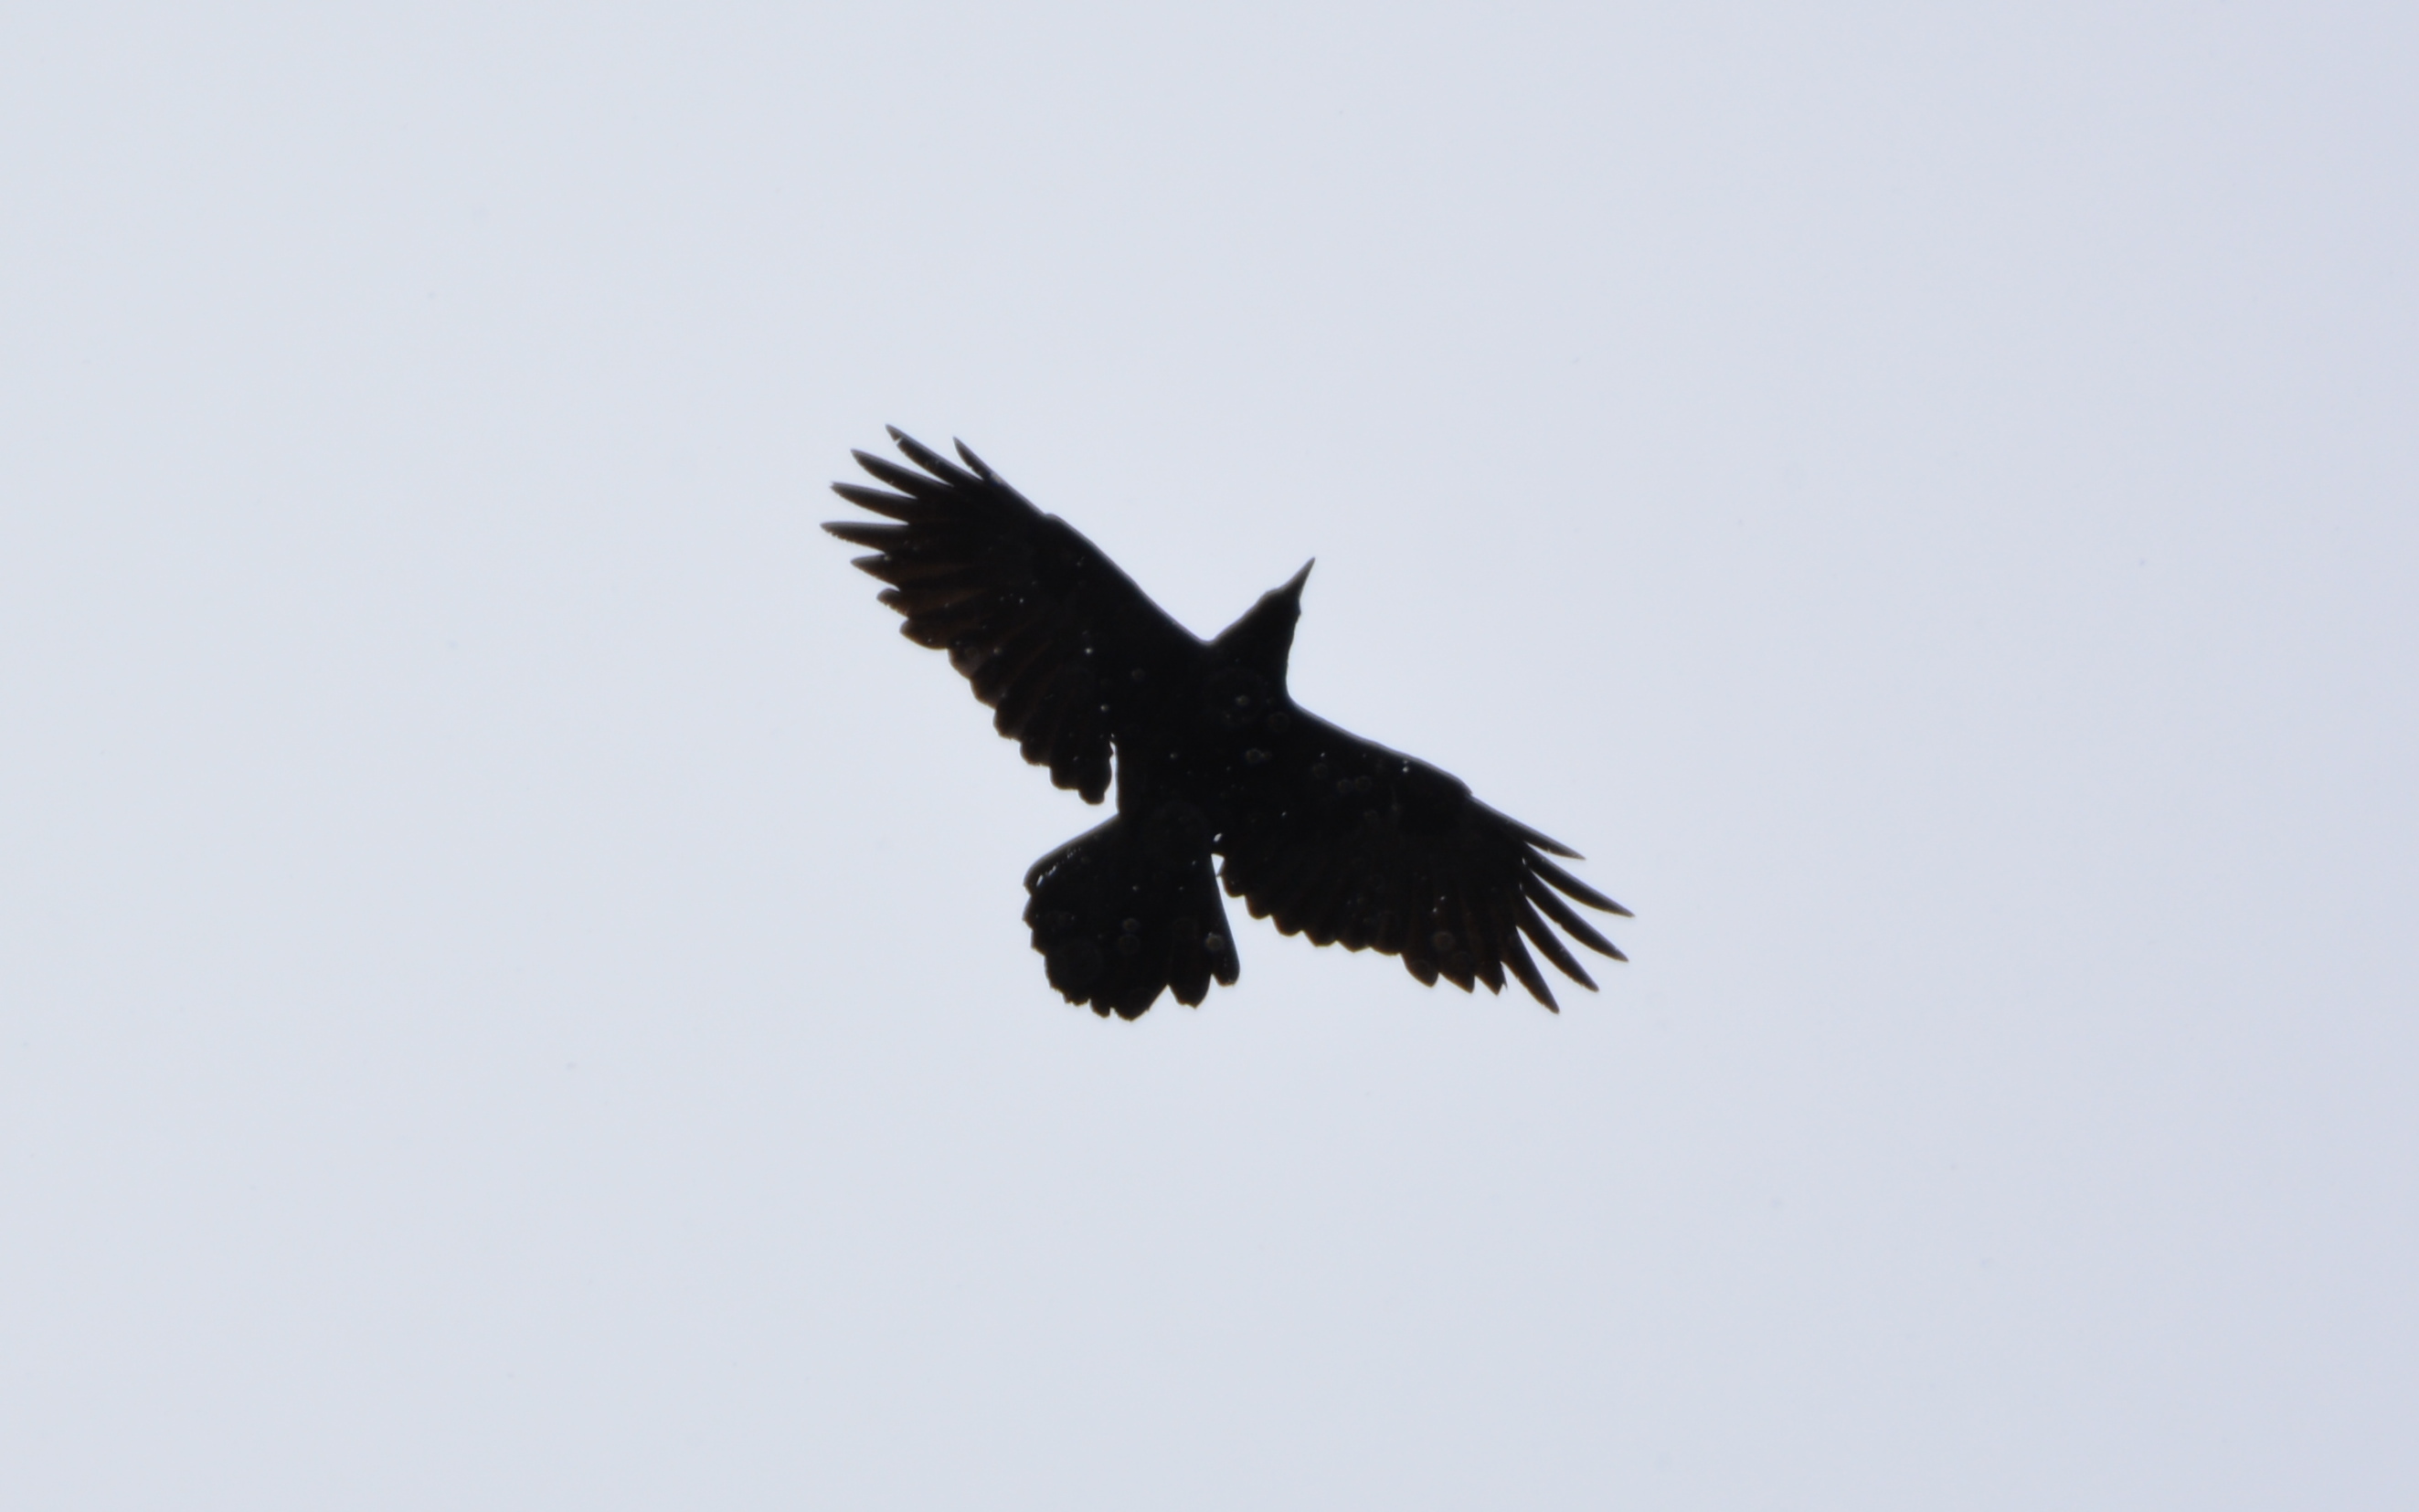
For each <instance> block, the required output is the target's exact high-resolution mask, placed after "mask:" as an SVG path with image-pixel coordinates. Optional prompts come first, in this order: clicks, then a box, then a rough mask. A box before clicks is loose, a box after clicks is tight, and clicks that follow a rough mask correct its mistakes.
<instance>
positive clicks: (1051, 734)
mask: <svg viewBox="0 0 2419 1512" xmlns="http://www.w3.org/2000/svg"><path fill="white" fill-rule="evenodd" d="M888 430H889V433H890V438H891V440H892V441H893V442H894V443H895V444H896V445H897V446H898V449H899V451H900V452H901V455H902V456H903V457H905V459H906V461H907V462H909V463H912V464H913V465H914V466H901V464H900V463H898V462H894V461H891V460H889V459H888V458H886V457H883V456H877V455H874V454H872V453H871V452H866V451H855V452H853V453H852V455H854V456H855V459H856V462H857V465H858V466H861V467H862V468H864V470H865V471H866V473H867V474H868V475H870V476H871V478H872V479H873V480H874V481H876V482H878V483H881V484H883V485H885V486H884V487H880V488H875V487H870V486H868V485H866V484H864V483H861V482H854V481H851V482H835V483H834V484H832V491H833V492H834V493H837V494H838V495H840V497H842V498H844V499H846V500H848V501H849V502H850V503H851V504H854V505H856V506H858V507H860V508H862V509H865V510H868V511H871V512H872V513H874V514H876V515H879V516H881V517H882V518H881V519H880V520H879V521H871V520H840V521H833V522H831V523H829V524H826V525H825V526H824V529H825V530H827V531H829V532H830V533H831V534H833V535H835V536H837V537H839V538H840V540H842V541H845V542H849V543H851V544H853V545H857V546H862V547H866V548H869V549H870V550H871V553H872V555H871V556H866V557H857V558H855V566H857V567H858V568H860V569H862V570H863V571H865V572H866V573H869V574H871V576H872V577H874V578H876V579H877V580H879V581H881V582H882V583H884V584H886V585H887V586H886V588H884V589H883V591H882V592H881V593H880V594H879V595H878V598H879V600H880V602H881V603H884V604H886V605H887V606H888V607H890V608H892V609H894V610H896V611H898V613H899V614H900V615H901V616H902V617H903V619H904V622H903V623H902V624H901V626H900V631H901V634H904V635H905V636H906V637H907V638H908V639H909V640H911V641H913V642H915V643H916V644H917V645H918V646H923V647H929V648H931V649H934V650H939V651H946V652H947V653H948V658H949V664H950V665H951V666H953V667H955V668H956V669H957V671H958V672H959V673H960V674H961V675H963V677H964V678H965V679H966V680H967V681H968V682H969V683H971V684H972V685H973V688H974V694H975V696H976V697H977V698H978V699H979V700H981V702H982V703H984V704H985V705H987V706H989V707H990V708H991V709H992V710H994V715H993V720H992V724H993V727H994V729H996V730H997V731H998V732H999V733H1000V734H1002V735H1004V736H1006V737H1008V738H1009V740H1012V741H1016V742H1017V745H1018V749H1019V750H1020V751H1022V752H1023V754H1024V756H1025V760H1026V761H1027V762H1029V763H1031V764H1033V765H1035V766H1040V767H1047V768H1048V769H1049V771H1050V780H1051V781H1052V782H1053V783H1054V784H1055V785H1056V786H1057V787H1063V788H1071V789H1072V790H1074V791H1075V792H1076V793H1078V794H1080V795H1081V796H1082V797H1083V799H1084V801H1085V802H1087V803H1095V804H1097V803H1100V802H1102V801H1103V800H1104V799H1105V798H1106V797H1107V796H1108V793H1109V788H1110V780H1111V774H1112V765H1113V759H1114V772H1115V778H1116V787H1117V812H1116V814H1115V816H1114V817H1111V818H1109V819H1108V820H1107V821H1106V822H1104V823H1102V824H1100V825H1098V826H1096V827H1095V828H1093V829H1091V830H1088V831H1086V832H1084V833H1083V834H1080V835H1078V836H1076V837H1075V838H1074V839H1072V840H1070V841H1069V842H1067V843H1066V844H1065V845H1063V846H1060V847H1059V848H1057V849H1055V850H1053V851H1051V852H1050V853H1049V854H1048V855H1046V856H1044V857H1042V858H1041V859H1040V861H1038V862H1036V863H1033V866H1032V868H1031V869H1030V870H1029V871H1027V872H1026V874H1025V893H1026V894H1027V898H1026V905H1025V924H1027V925H1028V926H1029V927H1030V929H1031V931H1032V939H1033V948H1034V949H1035V950H1036V951H1038V952H1040V955H1041V957H1042V963H1043V968H1044V971H1045V974H1046V975H1047V977H1048V979H1049V982H1050V985H1052V986H1053V987H1055V988H1056V989H1057V990H1058V992H1059V993H1060V995H1062V996H1063V997H1064V998H1065V999H1066V1000H1068V1001H1069V1002H1071V1003H1075V1004H1079V1005H1083V1006H1086V1007H1089V1008H1090V1009H1091V1010H1092V1011H1093V1012H1094V1013H1096V1014H1098V1015H1099V1016H1102V1018H1106V1017H1107V1016H1109V1015H1111V1014H1115V1015H1117V1016H1118V1017H1119V1018H1121V1019H1127V1020H1132V1019H1135V1018H1139V1017H1140V1016H1142V1015H1143V1014H1145V1013H1146V1012H1148V1010H1149V1009H1150V1007H1151V1005H1152V1004H1153V1003H1155V1002H1157V1001H1158V1000H1159V998H1160V997H1161V995H1162V994H1163V993H1166V994H1170V995H1172V996H1173V997H1174V998H1175V1000H1177V1001H1178V1002H1179V1003H1182V1004H1184V1005H1186V1006H1187V1007H1195V1006H1198V1005H1199V1004H1200V1003H1201V1001H1202V1000H1204V999H1205V998H1207V997H1208V995H1209V991H1210V983H1211V981H1212V980H1213V979H1214V980H1215V981H1216V982H1217V983H1218V984H1219V985H1222V986H1233V985H1235V983H1236V980H1237V978H1238V976H1239V974H1240V962H1239V960H1238V957H1237V955H1236V950H1235V940H1234V935H1233V933H1232V931H1231V930H1230V929H1229V928H1228V925H1227V922H1226V914H1225V904H1224V902H1223V901H1222V899H1221V898H1220V896H1219V887H1220V884H1221V883H1223V884H1224V886H1225V892H1226V893H1227V894H1228V895H1229V896H1233V897H1237V898H1240V899H1241V900H1242V902H1243V905H1244V907H1245V908H1246V909H1249V910H1250V912H1251V914H1252V916H1253V917H1254V918H1257V919H1273V920H1274V921H1275V923H1276V926H1277V929H1278V930H1279V931H1280V932H1281V933H1284V934H1287V935H1297V934H1299V935H1306V936H1307V937H1309V939H1311V941H1312V942H1313V943H1315V944H1318V945H1328V944H1340V945H1342V946H1344V947H1345V948H1346V949H1347V950H1351V951H1359V950H1373V951H1377V952H1379V953H1381V954H1383V955H1394V956H1397V957H1399V958H1400V959H1401V961H1402V963H1403V966H1404V968H1405V969H1406V970H1409V971H1410V974H1411V975H1412V976H1413V977H1414V978H1416V979H1417V980H1418V981H1419V982H1420V983H1421V984H1422V985H1427V986H1434V985H1436V983H1437V982H1438V980H1439V979H1440V978H1441V979H1442V980H1444V981H1447V982H1450V983H1452V984H1453V985H1456V986H1457V987H1459V988H1460V989H1461V990H1462V991H1464V992H1470V991H1471V990H1472V989H1473V986H1474V985H1475V984H1478V983H1484V984H1486V986H1487V990H1488V991H1489V992H1490V993H1500V992H1502V989H1503V985H1504V981H1505V973H1506V972H1507V971H1508V972H1509V973H1510V974H1511V976H1512V977H1513V978H1514V979H1516V980H1518V982H1519V984H1520V985H1522V986H1524V987H1526V988H1527V989H1528V991H1529V993H1530V995H1531V996H1532V997H1533V998H1535V999H1536V1000H1537V1001H1538V1002H1540V1003H1542V1004H1544V1005H1545V1006H1546V1007H1547V1008H1548V1009H1549V1010H1551V1011H1553V1012H1555V1013H1560V1012H1561V1011H1562V1009H1561V1005H1560V1004H1559V1003H1557V1002H1556V1001H1555V1000H1554V994H1553V991H1552V989H1551V988H1550V987H1548V985H1547V983H1546V978H1545V974H1544V973H1543V972H1542V971H1540V970H1538V969H1537V964H1536V961H1535V959H1534V958H1533V956H1532V955H1530V953H1529V947H1530V946H1532V945H1533V946H1534V947H1535V948H1536V951H1537V953H1538V954H1539V955H1543V956H1545V957H1546V959H1547V960H1548V961H1550V962H1551V963H1553V965H1554V967H1555V968H1556V969H1557V970H1560V971H1561V972H1562V973H1563V974H1564V976H1566V977H1568V978H1570V979H1571V980H1572V981H1575V982H1577V983H1579V985H1581V986H1584V987H1586V988H1587V989H1588V990H1589V991H1591V992H1593V991H1595V990H1596V985H1595V981H1594V980H1592V979H1591V978H1590V977H1589V976H1588V973H1587V971H1586V970H1585V969H1584V968H1583V967H1581V966H1580V964H1579V958H1578V957H1577V956H1576V955H1573V954H1572V952H1571V949H1570V947H1569V946H1568V945H1567V944H1565V943H1564V941H1563V940H1562V939H1560V938H1559V937H1558V936H1557V935H1556V934H1555V932H1554V929H1553V927H1552V925H1559V926H1561V928H1562V930H1563V931H1564V933H1566V934H1568V935H1569V936H1570V937H1571V938H1572V939H1575V940H1577V941H1579V943H1580V944H1582V945H1585V946H1586V947H1587V948H1588V949H1590V950H1592V951H1595V952H1596V953H1597V954H1598V955H1605V956H1609V957H1610V958H1611V959H1613V960H1616V961H1621V960H1626V959H1627V958H1628V957H1626V955H1623V954H1622V953H1621V951H1620V950H1619V949H1617V948H1616V947H1615V946H1614V945H1613V943H1612V942H1611V941H1610V940H1609V939H1605V938H1604V936H1603V935H1601V934H1599V933H1598V932H1597V931H1596V929H1595V926H1594V925H1592V924H1589V923H1588V921H1587V920H1586V919H1585V918H1583V917H1582V916H1581V915H1580V914H1579V910H1578V909H1574V908H1572V907H1571V904H1572V903H1573V902H1578V903H1581V904H1584V905H1586V906H1587V907H1589V908H1591V909H1598V910H1601V911H1603V912H1607V913H1612V914H1618V915H1620V916H1622V917H1624V918H1627V917H1630V916H1631V915H1630V911H1629V910H1628V909H1625V908H1623V907H1622V906H1621V905H1620V904H1618V903H1615V902H1614V901H1613V900H1612V899H1610V898H1609V897H1607V896H1605V895H1604V894H1603V893H1599V892H1597V891H1596V890H1595V888H1592V887H1590V886H1588V885H1587V884H1586V883H1585V882H1582V881H1580V880H1579V878H1576V877H1573V876H1572V875H1571V874H1570V873H1569V872H1567V871H1565V870H1564V869H1563V867H1562V866H1560V865H1558V864H1557V863H1555V861H1554V859H1553V858H1555V857H1561V858H1563V859H1564V860H1566V861H1576V860H1580V859H1583V858H1581V857H1580V856H1579V852H1577V851H1575V850H1572V849H1571V848H1569V847H1567V846H1564V845H1563V844H1561V843H1560V842H1558V841H1555V840H1551V839H1548V838H1547V837H1546V836H1545V835H1543V834H1541V833H1539V832H1537V831H1535V830H1533V829H1530V828H1529V827H1528V826H1527V825H1524V824H1521V823H1519V822H1518V821H1517V820H1515V819H1512V818H1510V817H1506V816H1504V815H1502V814H1500V813H1498V812H1497V811H1495V810H1494V809H1492V808H1489V807H1487V805H1486V804H1485V803H1482V802H1479V801H1478V800H1477V799H1476V798H1474V797H1472V796H1471V790H1470V787H1469V786H1468V785H1467V784H1465V783H1463V782H1462V781H1461V780H1460V779H1458V778H1456V777H1454V776H1452V775H1451V774H1449V773H1447V772H1444V771H1440V770H1439V769H1437V768H1435V767H1433V766H1430V765H1429V764H1427V763H1426V762H1425V761H1420V760H1417V759H1415V758H1413V757H1411V756H1404V755H1402V754H1401V753H1399V752H1395V751H1391V750H1388V749H1387V748H1386V747H1384V746H1382V745H1379V744H1377V743H1376V742H1374V741H1365V740H1363V739H1361V738H1360V737H1359V736H1356V735H1352V734H1350V733H1348V732H1347V731H1345V730H1343V729H1340V728H1338V727H1337V726H1335V725H1332V724H1330V723H1328V722H1327V721H1326V720H1323V719H1320V718H1319V717H1318V716H1317V715H1316V714H1313V713H1311V712H1310V711H1309V710H1305V709H1303V708H1302V706H1300V705H1299V704H1297V703H1295V702H1294V701H1293V698H1292V696H1291V695H1290V694H1289V693H1288V692H1287V687H1286V671H1287V663H1288V661H1289V659H1290V656H1291V653H1292V649H1293V635H1294V626H1295V622H1296V621H1297V620H1298V619H1300V618H1301V615H1302V588H1303V585H1304V584H1306V583H1307V582H1308V581H1309V579H1310V570H1311V566H1313V565H1315V564H1316V558H1314V559H1313V561H1312V562H1311V563H1306V564H1304V566H1303V567H1302V571H1300V572H1298V573H1295V574H1294V575H1293V576H1292V577H1291V578H1290V579H1288V580H1287V581H1286V582H1285V583H1284V584H1282V585H1280V586H1279V587H1277V588H1272V589H1271V590H1270V591H1269V592H1267V593H1265V594H1262V595H1261V596H1260V599H1259V601H1258V602H1257V603H1255V604H1253V605H1252V607H1251V608H1250V609H1248V610H1247V611H1245V612H1244V614H1243V615H1242V617H1241V618H1240V619H1237V620H1236V621H1235V622H1234V623H1233V624H1231V625H1229V626H1227V627H1226V628H1225V630H1224V631H1221V632H1220V633H1219V634H1218V635H1217V636H1216V638H1214V639H1211V640H1208V641H1204V640H1202V639H1201V638H1199V637H1198V636H1196V635H1194V634H1193V633H1191V632H1190V631H1188V630H1186V629H1185V628H1184V627H1183V626H1182V625H1180V624H1179V623H1178V622H1177V621H1176V620H1175V619H1173V618H1172V617H1171V616H1169V615H1168V614H1167V613H1166V612H1165V611H1164V610H1163V609H1161V608H1160V607H1159V605H1158V604H1156V603H1152V602H1151V601H1150V599H1149V598H1148V596H1147V595H1145V594H1144V592H1143V591H1142V589H1141V588H1138V587H1136V586H1135V584H1134V581H1133V579H1132V578H1130V577H1128V576H1127V575H1126V574H1125V573H1123V572H1121V571H1119V570H1118V568H1117V564H1116V563H1115V562H1113V561H1111V560H1110V559H1109V557H1108V556H1107V555H1106V554H1105V553H1103V552H1102V550H1101V549H1100V548H1099V547H1098V546H1095V545H1094V544H1092V542H1089V541H1088V540H1086V539H1085V538H1084V537H1083V536H1082V535H1080V534H1078V533H1077V532H1076V531H1075V529H1074V528H1073V527H1071V526H1069V525H1068V524H1067V523H1066V522H1065V521H1064V520H1061V519H1059V518H1058V517H1057V516H1056V515H1055V514H1045V513H1043V512H1041V511H1040V509H1038V508H1036V507H1035V506H1034V505H1033V504H1032V503H1031V502H1030V501H1029V500H1027V499H1026V498H1025V496H1024V495H1023V494H1020V493H1018V492H1017V491H1016V490H1015V489H1014V488H1012V487H1010V486H1009V483H1008V482H1007V481H1006V480H1005V479H1003V478H1001V477H1000V475H999V474H998V473H996V472H994V470H992V468H991V467H990V466H988V465H986V464H985V463H984V462H983V460H982V459H981V458H979V457H978V456H976V455H975V453H974V452H973V451H971V450H969V449H968V448H967V446H966V444H965V443H964V442H963V441H959V442H957V443H956V450H957V460H956V461H952V460H951V459H949V458H948V457H946V456H943V455H942V454H941V453H939V452H937V451H933V450H932V449H931V448H930V447H927V446H925V445H923V444H922V443H921V442H919V441H917V440H916V439H915V438H914V437H912V436H910V435H906V434H905V433H904V432H902V431H901V430H900V429H899V428H898V427H896V426H891V427H888ZM1213 858H1215V865H1214V870H1213ZM1549 921H1550V923H1549ZM1524 940H1525V943H1524Z"/></svg>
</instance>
